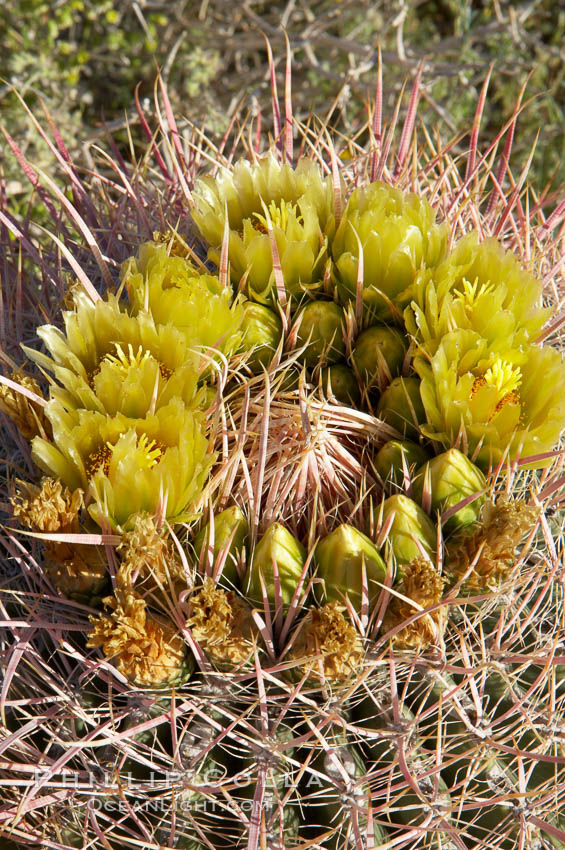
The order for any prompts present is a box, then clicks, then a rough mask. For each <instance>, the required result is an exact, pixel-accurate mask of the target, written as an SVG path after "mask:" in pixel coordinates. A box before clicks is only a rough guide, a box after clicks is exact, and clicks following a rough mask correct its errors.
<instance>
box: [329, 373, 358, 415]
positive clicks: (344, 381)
mask: <svg viewBox="0 0 565 850" xmlns="http://www.w3.org/2000/svg"><path fill="white" fill-rule="evenodd" d="M322 389H323V391H324V393H325V395H326V396H328V397H330V396H331V395H333V396H335V398H336V399H337V401H338V402H341V403H342V404H348V405H353V406H354V407H356V406H357V405H358V404H359V401H360V400H361V393H360V392H359V386H358V384H357V381H356V379H355V375H354V374H353V372H352V371H351V369H350V368H349V367H348V366H346V365H345V363H335V364H334V365H333V366H327V367H326V368H324V369H322Z"/></svg>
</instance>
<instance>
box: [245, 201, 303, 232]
mask: <svg viewBox="0 0 565 850" xmlns="http://www.w3.org/2000/svg"><path fill="white" fill-rule="evenodd" d="M267 209H268V211H269V218H270V219H271V224H272V225H273V227H280V229H281V230H284V231H286V230H287V228H288V223H289V220H290V216H291V215H292V214H293V215H294V216H295V217H296V221H297V222H298V223H299V224H303V223H304V219H303V218H302V216H301V215H300V213H299V212H297V209H298V205H297V204H291V203H289V202H288V201H285V200H284V199H283V200H281V202H280V204H277V202H276V201H271V203H270V204H269V206H268V207H267ZM253 218H254V219H256V221H253V220H252V222H251V223H252V225H253V228H254V229H255V230H258V231H259V233H268V226H267V216H266V215H262V214H261V213H253Z"/></svg>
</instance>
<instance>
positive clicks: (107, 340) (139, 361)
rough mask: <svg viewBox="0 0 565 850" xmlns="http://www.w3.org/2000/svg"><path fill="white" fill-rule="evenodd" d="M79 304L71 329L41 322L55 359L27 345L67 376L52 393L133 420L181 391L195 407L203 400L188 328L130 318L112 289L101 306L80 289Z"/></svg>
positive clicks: (67, 315) (67, 318)
mask: <svg viewBox="0 0 565 850" xmlns="http://www.w3.org/2000/svg"><path fill="white" fill-rule="evenodd" d="M74 302H75V309H74V310H70V311H66V312H64V313H63V321H64V325H65V332H64V333H63V332H62V331H60V330H59V329H58V328H56V327H54V326H53V325H43V326H42V327H40V328H38V331H37V333H38V336H39V337H40V338H41V339H42V340H43V342H44V343H45V346H46V347H47V349H48V351H49V353H50V355H51V357H48V356H47V355H45V354H42V353H40V352H38V351H34V350H33V349H26V351H27V353H28V355H29V356H30V358H32V359H33V360H35V361H36V362H37V363H38V364H39V365H40V366H42V367H43V368H45V369H48V370H49V371H51V372H52V373H53V374H54V376H55V378H56V379H57V381H58V382H59V384H60V386H56V385H53V386H52V387H51V398H54V399H58V400H59V401H61V402H62V403H63V404H64V405H65V406H66V407H67V408H85V409H86V410H97V411H99V412H100V413H106V414H109V415H110V416H114V415H115V414H117V413H123V414H124V416H128V417H131V418H139V417H143V416H145V415H146V414H147V413H148V412H149V411H151V410H153V411H154V410H156V409H158V408H159V407H161V406H163V405H165V404H168V402H169V401H170V400H171V399H172V398H174V397H175V396H178V397H179V398H181V399H182V401H183V402H184V403H185V404H187V405H190V406H195V405H198V404H200V403H202V401H203V395H202V393H200V394H199V393H198V392H197V381H198V377H199V371H198V361H199V355H198V352H197V351H196V350H195V349H194V348H193V347H192V343H191V342H190V341H189V340H188V339H187V337H186V335H185V334H183V333H181V332H180V331H179V330H178V329H176V328H175V327H173V326H172V325H156V324H155V322H154V320H153V318H152V317H151V316H150V315H149V314H148V313H144V312H141V313H138V314H137V315H136V316H135V317H133V316H129V315H128V314H127V313H125V312H124V311H123V309H122V308H121V306H120V304H119V302H118V300H117V298H116V297H115V296H113V295H111V294H109V295H108V299H107V300H106V301H102V300H101V301H98V302H96V304H94V303H93V302H92V301H91V300H90V299H89V298H88V296H87V295H86V293H84V292H76V293H75V295H74ZM195 335H196V334H195Z"/></svg>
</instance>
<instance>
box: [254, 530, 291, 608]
mask: <svg viewBox="0 0 565 850" xmlns="http://www.w3.org/2000/svg"><path fill="white" fill-rule="evenodd" d="M305 562H306V550H305V549H304V546H302V544H301V543H299V542H298V540H296V538H294V537H293V536H292V534H291V533H290V531H288V530H287V529H286V528H285V527H284V526H283V525H280V523H278V522H275V523H273V525H271V526H269V528H268V529H267V531H266V532H265V534H264V535H263V537H262V538H261V540H260V541H259V542H258V544H257V545H256V547H255V551H254V553H253V560H252V561H251V563H250V565H249V566H248V568H247V574H246V577H245V580H244V584H243V586H244V589H245V593H246V595H247V597H248V598H249V600H250V602H252V603H253V604H254V605H259V606H261V607H262V606H263V592H262V589H261V579H260V575H262V576H263V581H264V583H265V589H266V592H267V597H268V599H269V602H270V603H271V605H272V606H276V605H277V601H278V600H277V596H278V593H277V592H276V586H275V578H274V567H273V565H274V564H276V566H277V572H278V580H279V582H280V595H281V598H282V605H283V610H284V611H286V609H287V608H288V606H289V605H290V603H291V602H292V597H293V596H294V592H295V590H296V587H297V585H298V582H299V581H300V576H301V575H302V570H303V569H304V564H305Z"/></svg>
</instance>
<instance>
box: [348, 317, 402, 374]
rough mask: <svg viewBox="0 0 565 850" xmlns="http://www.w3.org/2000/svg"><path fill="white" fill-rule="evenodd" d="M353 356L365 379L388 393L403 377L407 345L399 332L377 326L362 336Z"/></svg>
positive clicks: (358, 339)
mask: <svg viewBox="0 0 565 850" xmlns="http://www.w3.org/2000/svg"><path fill="white" fill-rule="evenodd" d="M351 356H352V359H353V362H354V363H355V366H356V368H357V371H358V372H359V376H360V378H361V380H362V381H363V382H364V383H366V384H368V385H369V386H376V387H378V389H379V390H384V388H385V387H386V386H387V385H388V384H389V383H390V382H391V380H392V379H393V378H396V376H397V375H400V372H401V370H402V363H403V362H404V357H405V356H406V343H405V340H404V338H403V336H402V334H401V333H400V332H399V331H397V330H394V329H393V328H388V327H387V326H386V325H373V327H371V328H367V330H364V331H363V333H361V334H359V336H358V337H357V340H356V342H355V348H354V349H353V352H352V355H351Z"/></svg>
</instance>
